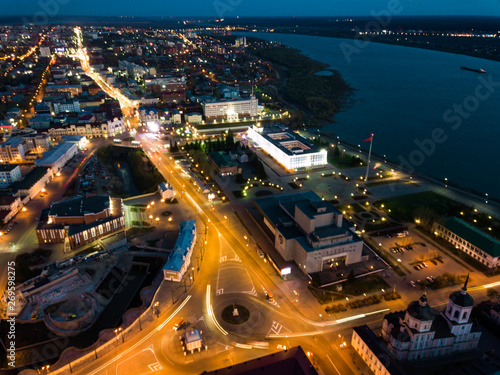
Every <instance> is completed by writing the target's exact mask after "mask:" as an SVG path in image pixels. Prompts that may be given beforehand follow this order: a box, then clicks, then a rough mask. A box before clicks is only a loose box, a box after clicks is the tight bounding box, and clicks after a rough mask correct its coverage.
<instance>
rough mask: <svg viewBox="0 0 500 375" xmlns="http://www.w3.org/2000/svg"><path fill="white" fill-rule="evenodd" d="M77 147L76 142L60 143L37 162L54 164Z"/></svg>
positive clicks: (39, 163)
mask: <svg viewBox="0 0 500 375" xmlns="http://www.w3.org/2000/svg"><path fill="white" fill-rule="evenodd" d="M73 147H76V146H75V144H74V143H71V142H63V143H60V144H58V145H57V146H56V147H54V148H53V149H52V150H49V151H47V152H46V153H44V154H43V157H42V158H41V159H40V160H37V161H36V162H35V164H36V165H52V164H54V163H55V162H56V161H58V160H59V159H60V158H61V157H63V156H64V155H65V154H66V153H67V152H68V151H69V150H70V149H71V148H73Z"/></svg>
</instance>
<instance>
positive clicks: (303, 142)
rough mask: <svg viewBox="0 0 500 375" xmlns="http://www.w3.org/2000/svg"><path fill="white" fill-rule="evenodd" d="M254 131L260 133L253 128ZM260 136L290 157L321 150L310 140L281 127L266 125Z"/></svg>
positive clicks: (257, 129) (258, 129)
mask: <svg viewBox="0 0 500 375" xmlns="http://www.w3.org/2000/svg"><path fill="white" fill-rule="evenodd" d="M254 129H255V130H256V131H258V132H259V131H260V128H256V127H254ZM260 135H261V136H262V137H263V138H264V139H266V140H267V141H268V142H271V143H272V144H273V145H275V146H276V147H278V148H279V149H280V150H281V151H283V152H284V153H285V154H287V155H290V156H291V155H297V154H306V153H317V152H320V151H321V149H320V148H319V147H318V146H316V145H315V144H314V143H312V142H311V141H310V140H308V139H306V138H304V137H302V136H301V135H299V134H297V133H295V132H293V131H291V130H289V129H288V128H286V127H284V126H283V125H267V126H265V127H264V128H262V131H261V132H260Z"/></svg>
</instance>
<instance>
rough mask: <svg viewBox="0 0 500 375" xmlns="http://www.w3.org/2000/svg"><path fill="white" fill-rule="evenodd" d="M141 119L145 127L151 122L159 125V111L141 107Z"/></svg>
mask: <svg viewBox="0 0 500 375" xmlns="http://www.w3.org/2000/svg"><path fill="white" fill-rule="evenodd" d="M139 119H140V121H141V123H142V124H143V125H147V124H148V123H151V122H153V123H156V124H158V110H157V109H156V108H154V107H148V108H146V107H140V108H139Z"/></svg>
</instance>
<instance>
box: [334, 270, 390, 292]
mask: <svg viewBox="0 0 500 375" xmlns="http://www.w3.org/2000/svg"><path fill="white" fill-rule="evenodd" d="M388 288H390V285H389V284H388V283H387V282H386V281H385V280H384V279H383V278H382V277H380V276H379V275H377V274H374V275H368V276H365V277H359V278H357V279H355V280H354V281H353V282H352V283H349V282H347V283H345V285H344V288H343V289H342V292H344V293H346V294H349V295H353V296H359V295H361V294H363V293H371V292H376V291H379V290H382V289H388Z"/></svg>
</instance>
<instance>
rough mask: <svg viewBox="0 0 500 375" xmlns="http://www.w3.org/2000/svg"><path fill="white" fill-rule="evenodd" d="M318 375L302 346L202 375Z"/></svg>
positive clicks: (205, 372)
mask: <svg viewBox="0 0 500 375" xmlns="http://www.w3.org/2000/svg"><path fill="white" fill-rule="evenodd" d="M212 374H213V375H215V374H218V375H257V374H258V375H277V374H287V375H317V374H318V372H317V371H316V369H315V368H314V366H313V365H312V364H311V362H310V361H309V358H308V357H307V355H306V353H304V350H302V348H301V347H300V346H298V347H295V348H291V349H288V350H285V351H281V352H277V353H273V354H269V355H266V356H264V357H259V358H256V359H253V360H250V361H246V362H243V363H239V364H236V365H233V366H230V367H226V368H222V369H218V370H215V371H211V372H207V371H204V372H203V373H202V375H212Z"/></svg>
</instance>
